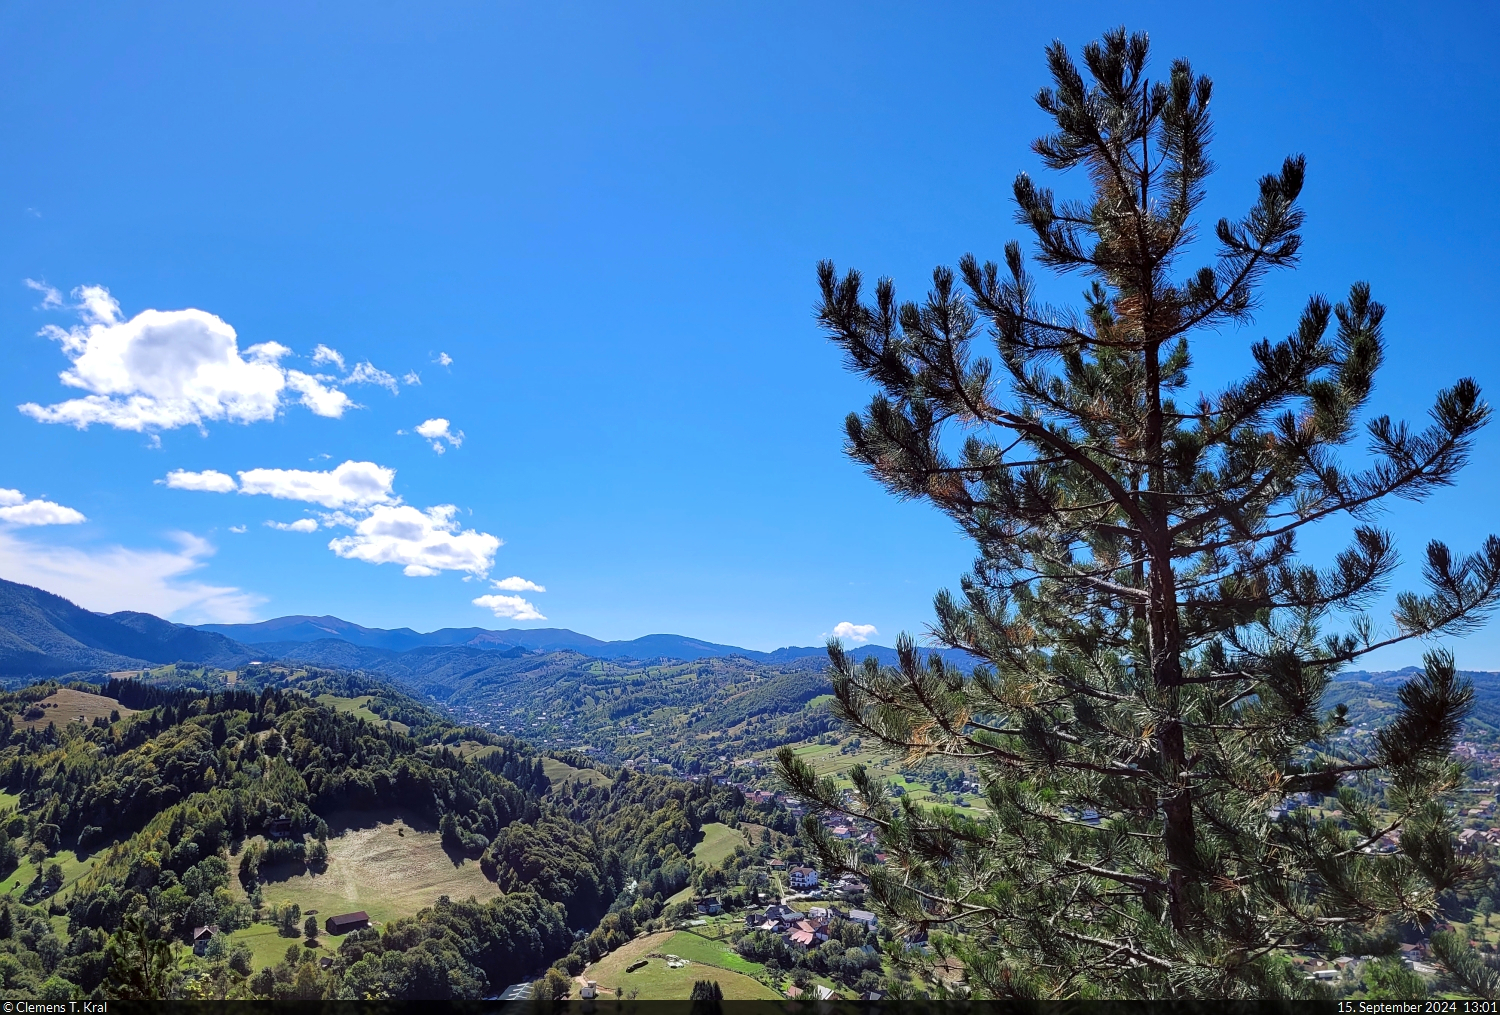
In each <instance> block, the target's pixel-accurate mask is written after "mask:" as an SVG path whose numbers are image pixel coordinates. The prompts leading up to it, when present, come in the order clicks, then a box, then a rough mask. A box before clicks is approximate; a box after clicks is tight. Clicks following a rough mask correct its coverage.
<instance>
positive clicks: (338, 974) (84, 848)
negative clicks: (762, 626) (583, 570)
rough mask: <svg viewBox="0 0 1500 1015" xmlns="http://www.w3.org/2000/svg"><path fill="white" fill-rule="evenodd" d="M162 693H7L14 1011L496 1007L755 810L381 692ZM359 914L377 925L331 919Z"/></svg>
mask: <svg viewBox="0 0 1500 1015" xmlns="http://www.w3.org/2000/svg"><path fill="white" fill-rule="evenodd" d="M158 678H159V679H158V682H156V683H141V682H137V681H133V680H124V681H121V680H116V681H111V682H110V683H109V684H107V685H105V686H104V687H102V688H90V687H88V686H86V685H78V686H75V687H73V688H64V689H61V690H60V689H59V688H58V687H57V686H56V685H52V684H42V685H36V686H32V687H28V688H25V689H22V690H19V691H16V692H12V693H0V785H3V787H4V790H5V793H6V794H7V795H6V796H5V797H4V800H5V801H7V802H8V803H10V804H11V805H12V807H13V810H12V811H11V812H10V813H9V814H8V815H7V814H4V813H0V877H3V878H4V881H3V882H0V999H15V998H23V997H24V998H32V999H35V998H39V997H42V998H53V999H77V998H87V997H95V998H104V997H111V998H128V997H130V996H141V992H145V994H146V996H152V997H221V998H252V997H265V998H280V999H298V998H303V999H312V998H319V997H332V998H339V997H344V998H361V997H390V998H396V999H399V998H444V997H455V998H458V997H472V998H477V997H483V996H485V995H486V993H487V992H489V991H491V990H493V989H495V988H496V987H503V986H504V985H506V984H508V983H512V982H515V981H516V980H520V979H525V978H528V977H531V976H535V975H537V974H539V973H540V972H541V971H542V970H544V969H545V968H546V966H547V964H548V963H550V962H552V961H553V960H555V959H559V958H561V957H563V956H565V955H566V954H567V953H568V952H569V949H570V947H576V946H575V945H574V944H573V942H574V937H573V934H572V931H571V929H570V928H575V927H581V928H585V929H587V928H589V927H592V926H594V925H595V924H597V923H598V922H599V920H600V919H601V918H602V917H603V916H604V915H605V913H606V912H607V911H609V910H610V909H611V908H616V909H618V908H619V907H621V906H624V907H627V908H629V909H630V911H631V912H632V913H633V914H635V916H636V917H638V918H639V920H640V921H641V922H642V923H649V922H650V921H651V920H653V919H654V918H655V917H657V916H658V915H659V914H660V910H661V905H662V903H661V901H660V900H661V899H662V898H664V897H666V896H669V895H671V894H673V893H675V892H676V891H677V890H678V889H680V888H681V887H682V886H683V885H685V884H686V883H687V880H688V877H689V874H690V863H689V859H688V858H689V856H690V854H691V853H692V850H693V848H694V846H695V845H696V844H697V843H698V842H699V840H700V838H701V837H702V834H701V832H700V828H701V827H702V826H703V825H704V824H705V823H709V824H713V823H714V822H716V821H717V820H718V819H719V818H720V817H721V816H730V815H732V814H733V813H734V808H735V807H736V806H737V794H736V793H735V792H734V791H732V790H727V789H724V788H721V787H715V786H713V785H712V784H711V783H707V782H705V783H684V782H680V781H675V780H670V779H665V778H659V777H653V776H645V775H639V774H632V773H630V772H621V773H617V774H614V775H610V774H608V773H603V772H598V771H597V770H595V769H593V768H592V767H591V763H589V762H588V761H586V760H584V759H582V758H576V759H574V760H575V762H576V763H568V762H563V761H559V760H556V759H544V758H543V756H542V755H541V754H539V753H538V752H537V751H536V750H535V749H534V748H532V747H530V746H529V745H527V744H525V743H523V742H520V741H517V740H513V739H511V738H508V737H503V736H498V735H495V734H492V733H489V732H486V731H484V730H482V729H477V728H474V727H465V726H459V725H456V724H454V723H453V722H452V721H451V720H448V719H447V718H445V717H444V716H442V715H440V714H438V713H435V712H433V711H432V710H430V709H428V708H426V707H424V706H422V705H420V704H419V703H418V702H416V701H414V700H413V699H411V698H408V697H406V696H405V695H403V694H401V693H399V692H397V691H395V690H393V689H391V688H389V687H388V686H385V685H381V684H378V683H375V682H372V681H370V680H368V679H367V678H363V677H358V676H351V675H347V674H333V673H311V674H309V673H306V672H301V671H296V672H289V671H287V670H286V669H285V668H258V669H252V670H245V671H240V672H238V673H218V672H214V671H206V670H182V669H180V668H169V669H167V670H164V671H160V672H159V674H158ZM101 691H102V692H103V693H98V692H101ZM88 698H92V699H93V700H92V701H89V700H87V699H88ZM60 700H65V701H66V707H61V708H58V709H54V710H41V711H42V712H43V713H44V717H45V719H46V720H47V721H45V722H43V721H35V720H30V719H28V718H27V716H28V714H29V713H30V712H32V711H35V710H38V706H39V704H40V703H41V702H44V701H54V702H55V701H60ZM95 703H97V704H95ZM90 706H94V707H90ZM75 713H76V715H75ZM54 714H55V715H56V720H57V721H54V720H53V715H54ZM78 716H82V720H81V721H80V720H79V719H78ZM69 720H71V721H69ZM549 767H551V768H552V769H553V771H554V772H558V773H559V774H563V772H566V773H568V774H571V775H572V776H573V778H572V779H570V780H566V781H564V782H563V783H562V784H561V785H560V786H559V787H556V788H554V786H553V784H552V781H551V779H550V778H549V775H548V772H547V769H548V768H549ZM718 827H723V826H722V825H720V826H718ZM627 886H635V888H636V890H635V891H633V892H632V891H631V890H629V888H628V887H627ZM355 910H362V911H364V912H365V913H367V914H368V916H369V918H370V921H371V925H370V926H369V927H368V928H365V929H360V930H355V931H353V932H351V933H348V934H344V935H340V936H334V935H330V934H329V933H328V932H327V931H326V929H325V928H324V921H326V920H327V918H328V917H329V916H332V915H335V914H337V913H345V912H351V911H355ZM309 924H310V926H311V928H312V931H313V933H312V935H311V936H310V937H309V936H308V935H307V933H306V931H307V929H308V925H309ZM204 926H213V927H216V928H217V930H218V936H217V937H216V938H214V940H213V941H212V943H210V944H209V945H208V947H207V948H206V949H204V950H205V954H203V955H193V954H192V951H191V950H190V949H189V948H188V947H187V946H188V945H189V943H190V941H191V937H192V934H193V932H194V929H195V928H199V927H204ZM173 950H175V958H171V959H170V961H168V960H166V959H163V960H162V961H156V960H154V959H153V958H152V956H167V955H168V954H169V953H170V952H172V951H173ZM143 976H145V977H147V978H148V979H150V982H149V983H146V982H144V981H142V982H136V981H139V980H140V978H141V977H143ZM132 991H134V992H135V993H134V994H132Z"/></svg>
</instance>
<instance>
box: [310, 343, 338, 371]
mask: <svg viewBox="0 0 1500 1015" xmlns="http://www.w3.org/2000/svg"><path fill="white" fill-rule="evenodd" d="M312 361H313V365H314V366H319V365H321V364H323V363H332V364H333V365H334V366H336V367H338V368H339V369H340V370H342V369H344V357H343V356H342V355H341V354H340V353H339V351H338V350H337V349H330V348H328V346H326V345H322V344H319V345H318V346H317V348H315V349H313V354H312Z"/></svg>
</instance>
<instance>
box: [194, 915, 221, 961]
mask: <svg viewBox="0 0 1500 1015" xmlns="http://www.w3.org/2000/svg"><path fill="white" fill-rule="evenodd" d="M218 936H219V927H218V925H217V924H212V923H211V924H209V925H208V926H206V927H194V928H193V954H194V955H202V954H203V953H204V952H205V951H207V950H208V944H209V942H210V941H212V940H213V939H214V938H216V937H218Z"/></svg>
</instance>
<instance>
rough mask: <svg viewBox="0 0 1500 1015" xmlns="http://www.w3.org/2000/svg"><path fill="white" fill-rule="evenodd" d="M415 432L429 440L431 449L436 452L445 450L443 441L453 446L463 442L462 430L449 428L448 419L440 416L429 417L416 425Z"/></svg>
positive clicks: (439, 452) (440, 452)
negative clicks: (435, 417)
mask: <svg viewBox="0 0 1500 1015" xmlns="http://www.w3.org/2000/svg"><path fill="white" fill-rule="evenodd" d="M417 433H418V434H419V435H420V436H422V437H426V438H427V439H428V440H429V441H431V442H432V450H434V451H436V452H437V453H438V454H442V453H443V452H444V451H445V450H447V449H446V448H444V447H443V441H447V442H448V443H449V444H451V445H453V446H454V447H455V448H456V447H458V446H460V445H461V444H463V442H464V432H463V431H462V430H458V431H454V430H452V429H450V428H449V424H448V421H447V420H446V419H441V418H439V419H429V420H427V421H426V422H425V423H422V424H421V425H419V426H418V427H417Z"/></svg>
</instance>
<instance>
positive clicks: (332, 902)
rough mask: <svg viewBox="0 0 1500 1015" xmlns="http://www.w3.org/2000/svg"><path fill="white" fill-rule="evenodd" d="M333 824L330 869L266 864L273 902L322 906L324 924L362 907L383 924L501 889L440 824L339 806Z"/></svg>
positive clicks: (264, 888) (266, 886)
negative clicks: (444, 900)
mask: <svg viewBox="0 0 1500 1015" xmlns="http://www.w3.org/2000/svg"><path fill="white" fill-rule="evenodd" d="M328 824H329V826H330V827H331V829H332V831H333V834H332V835H331V836H329V839H328V866H327V868H326V869H325V870H323V871H321V872H317V873H314V872H312V871H308V870H304V869H303V868H301V867H300V866H297V867H293V866H291V865H278V866H276V867H271V866H266V867H262V868H261V897H262V898H263V899H264V900H265V903H266V905H267V906H272V905H280V904H281V903H283V902H295V903H297V905H299V906H301V907H302V912H303V913H304V914H305V913H307V911H308V910H310V909H312V910H316V911H317V913H316V914H315V915H316V916H317V917H318V922H319V924H321V923H322V922H323V921H324V920H326V919H327V918H328V917H330V916H335V915H337V914H339V913H349V912H353V911H355V910H361V909H362V910H364V911H365V912H366V913H369V914H370V920H371V921H372V922H373V923H377V924H379V923H387V922H389V921H391V920H395V919H399V918H400V917H403V916H411V915H413V914H415V913H416V912H417V911H418V910H420V909H422V908H424V907H426V906H431V905H432V904H434V903H435V902H437V900H438V898H439V897H440V896H443V895H446V896H448V897H449V898H451V899H453V900H455V901H458V900H462V899H467V898H469V897H470V896H473V897H475V898H477V899H479V900H480V901H481V902H483V901H486V900H488V899H492V898H494V897H495V896H497V895H499V894H500V889H499V888H498V887H497V886H496V885H495V883H494V882H493V881H491V880H490V879H489V878H486V877H485V876H484V872H483V871H481V870H480V869H479V863H478V861H476V860H467V859H463V858H461V857H454V856H450V855H449V854H448V852H447V851H446V850H445V849H443V843H442V836H440V835H439V834H438V831H437V829H436V828H434V827H432V826H431V825H429V824H427V823H426V822H424V821H421V820H420V819H415V818H411V817H408V816H406V815H403V814H400V813H396V812H384V813H379V812H341V813H339V814H333V815H329V817H328ZM236 862H237V861H232V863H236ZM236 887H238V882H237V881H236ZM330 940H333V941H337V940H338V938H331V939H330Z"/></svg>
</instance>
